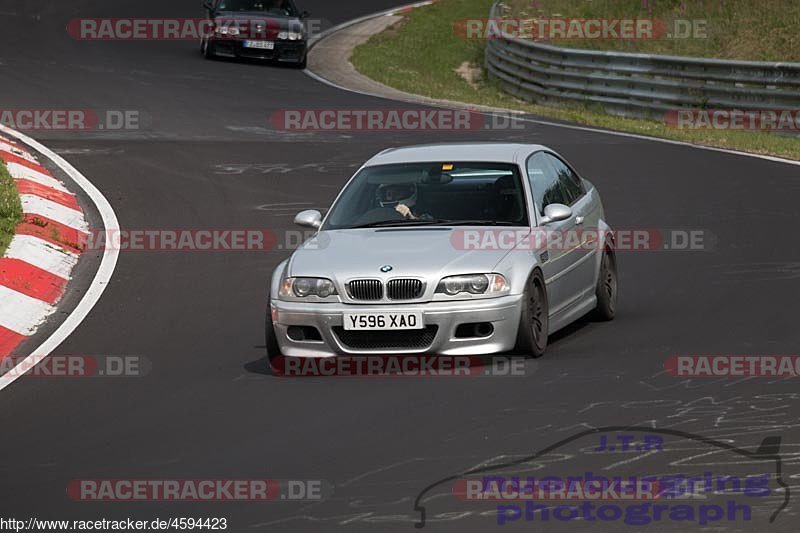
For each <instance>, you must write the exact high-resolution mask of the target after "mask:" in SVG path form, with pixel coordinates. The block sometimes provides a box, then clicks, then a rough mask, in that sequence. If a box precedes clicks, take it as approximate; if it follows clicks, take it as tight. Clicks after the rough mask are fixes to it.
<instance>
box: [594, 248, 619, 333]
mask: <svg viewBox="0 0 800 533" xmlns="http://www.w3.org/2000/svg"><path fill="white" fill-rule="evenodd" d="M618 291H619V279H618V277H617V256H616V254H615V253H614V250H613V249H612V248H611V247H609V246H607V247H606V248H605V250H604V251H603V259H602V260H601V263H600V276H599V277H598V279H597V289H596V290H595V294H596V295H597V308H596V309H595V314H596V315H597V317H598V318H599V319H601V320H614V317H615V316H616V314H617V293H618Z"/></svg>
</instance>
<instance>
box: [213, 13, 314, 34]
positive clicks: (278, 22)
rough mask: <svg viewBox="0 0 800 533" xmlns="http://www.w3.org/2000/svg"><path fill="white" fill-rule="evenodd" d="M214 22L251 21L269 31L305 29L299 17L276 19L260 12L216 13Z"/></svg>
mask: <svg viewBox="0 0 800 533" xmlns="http://www.w3.org/2000/svg"><path fill="white" fill-rule="evenodd" d="M214 21H215V22H221V21H241V22H245V21H253V22H254V23H256V24H261V23H263V24H265V26H266V27H267V28H268V29H269V30H278V29H280V30H291V31H300V30H303V29H305V24H303V22H302V21H301V20H300V18H299V17H276V16H274V15H267V14H264V13H263V12H261V11H217V12H216V13H215V14H214Z"/></svg>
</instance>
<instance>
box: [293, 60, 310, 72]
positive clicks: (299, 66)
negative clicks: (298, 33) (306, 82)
mask: <svg viewBox="0 0 800 533" xmlns="http://www.w3.org/2000/svg"><path fill="white" fill-rule="evenodd" d="M292 66H293V67H294V68H296V69H300V70H303V69H304V68H306V66H308V57H304V58H303V60H302V61H299V62H297V63H294V64H292Z"/></svg>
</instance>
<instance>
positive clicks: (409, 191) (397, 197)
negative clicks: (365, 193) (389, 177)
mask: <svg viewBox="0 0 800 533" xmlns="http://www.w3.org/2000/svg"><path fill="white" fill-rule="evenodd" d="M375 194H376V196H377V200H378V203H379V204H380V206H381V207H394V210H395V211H397V212H398V213H400V214H401V215H403V216H404V217H406V218H409V219H411V220H417V217H416V216H415V215H414V213H413V211H412V208H413V207H414V206H415V205H416V203H417V184H416V183H389V184H384V185H381V186H379V187H378V189H377V191H376V192H375Z"/></svg>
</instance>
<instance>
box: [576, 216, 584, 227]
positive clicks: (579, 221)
mask: <svg viewBox="0 0 800 533" xmlns="http://www.w3.org/2000/svg"><path fill="white" fill-rule="evenodd" d="M575 224H576V225H578V226H580V225H581V224H583V217H575Z"/></svg>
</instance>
